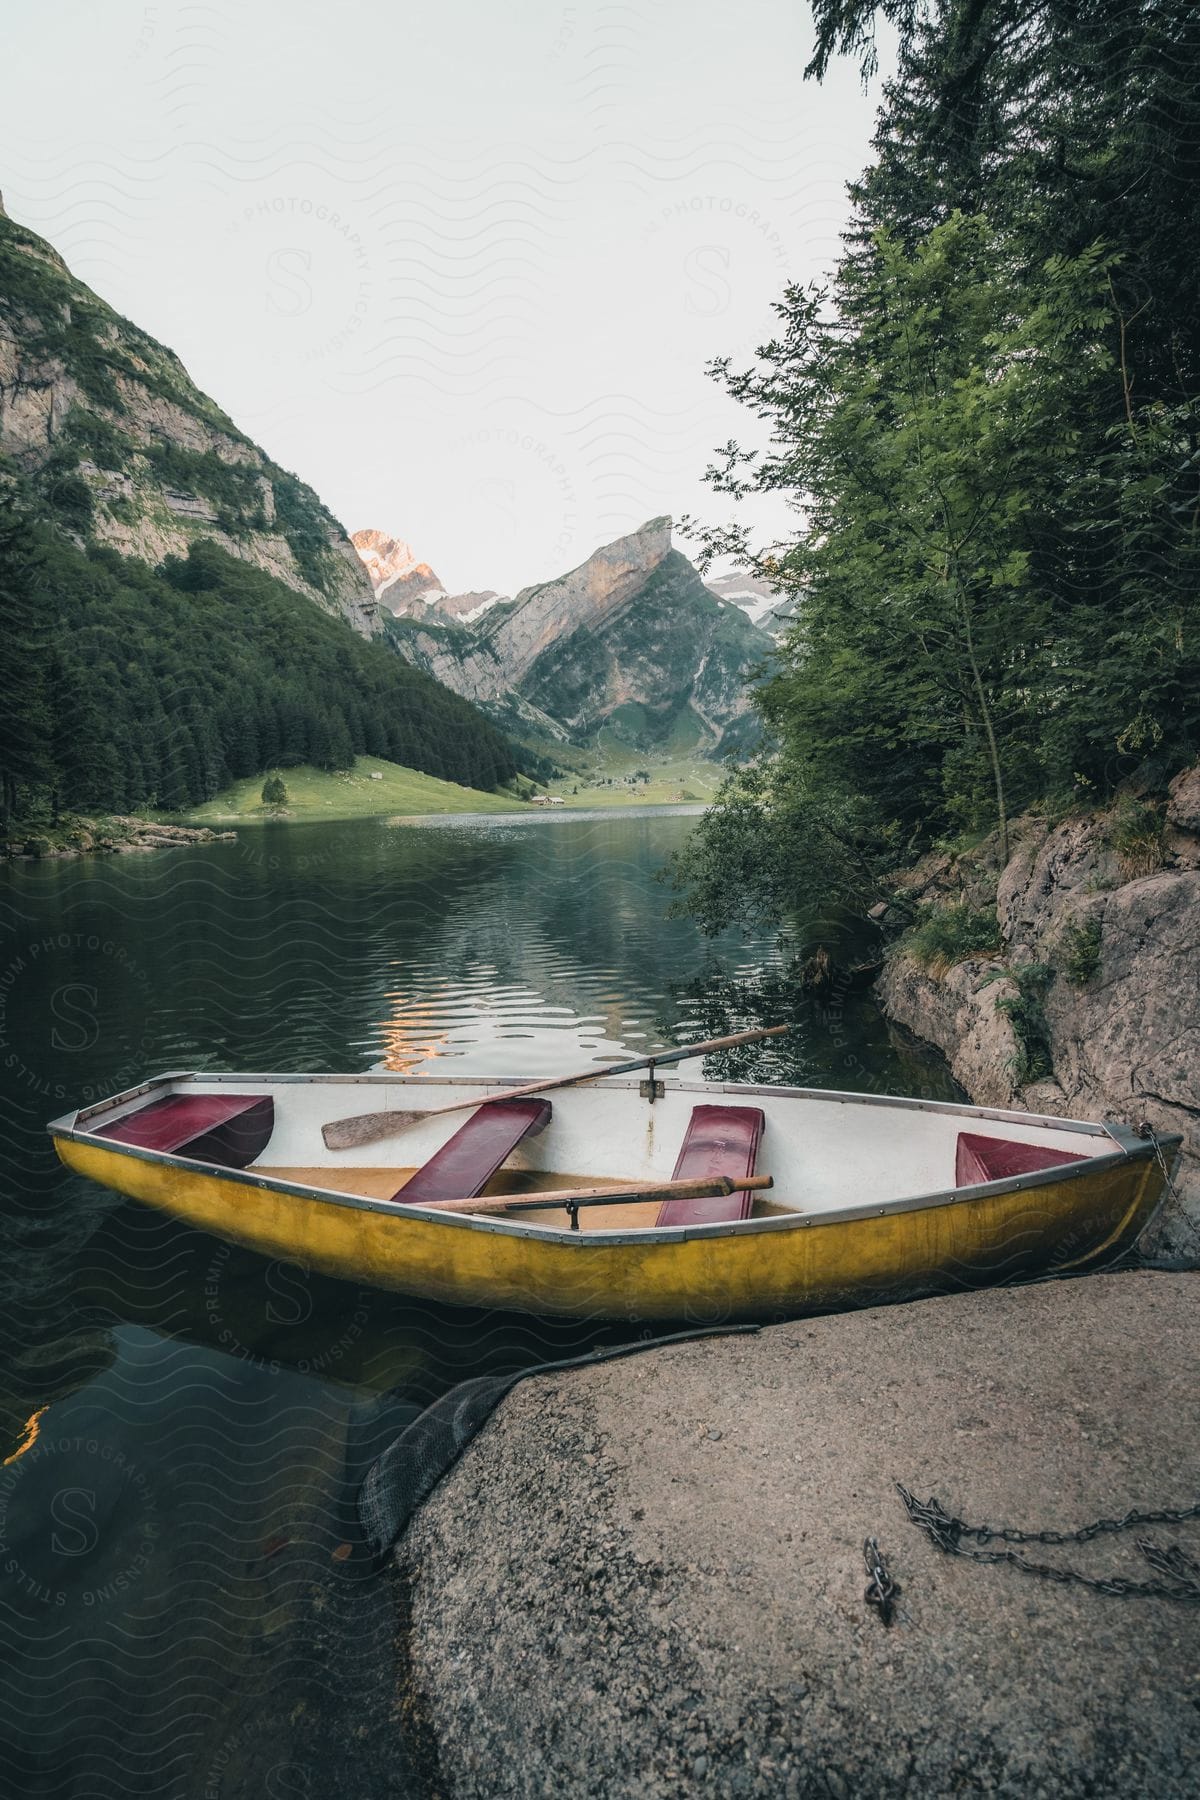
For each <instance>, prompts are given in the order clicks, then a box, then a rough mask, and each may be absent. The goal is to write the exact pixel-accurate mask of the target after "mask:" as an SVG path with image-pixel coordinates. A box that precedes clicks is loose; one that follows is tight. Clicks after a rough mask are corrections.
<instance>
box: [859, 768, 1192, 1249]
mask: <svg viewBox="0 0 1200 1800" xmlns="http://www.w3.org/2000/svg"><path fill="white" fill-rule="evenodd" d="M1163 824H1164V826H1165V829H1164V830H1163V833H1162V837H1161V840H1160V841H1159V842H1158V843H1157V844H1156V845H1151V846H1150V852H1149V854H1147V851H1146V850H1145V849H1143V851H1142V858H1143V862H1147V861H1158V863H1159V866H1158V867H1155V868H1147V869H1146V872H1144V873H1137V872H1133V873H1131V872H1130V862H1129V858H1128V856H1126V857H1125V858H1124V859H1123V857H1122V854H1121V852H1120V850H1119V849H1118V848H1116V847H1114V836H1118V837H1119V832H1117V831H1116V830H1115V828H1114V815H1113V814H1105V815H1099V816H1093V817H1089V818H1076V819H1068V820H1066V821H1064V822H1063V823H1061V824H1059V825H1055V826H1050V825H1048V824H1047V823H1046V821H1045V820H1032V819H1029V820H1024V821H1022V822H1021V826H1020V837H1019V841H1018V844H1017V847H1016V850H1015V852H1014V854H1013V855H1012V857H1011V858H1010V860H1009V862H1008V864H1007V865H1006V866H1005V867H1004V868H1003V869H1001V870H1000V871H999V874H998V882H997V887H996V906H997V914H998V918H999V922H1000V929H1001V933H1002V937H1003V941H1004V950H1003V953H1002V954H1001V955H1000V956H997V957H983V958H979V957H975V958H968V959H966V960H965V961H962V962H959V963H956V964H955V965H954V966H953V967H952V968H950V969H949V970H947V971H946V972H945V973H944V974H934V973H931V972H930V971H929V970H927V969H923V968H921V967H919V966H918V965H917V964H916V963H915V962H914V961H913V960H912V958H911V957H909V956H906V955H904V954H901V955H898V956H896V957H895V958H893V960H892V961H890V962H889V963H888V964H887V966H886V968H885V970H884V973H883V975H882V976H881V978H880V981H879V984H878V989H877V992H878V994H879V998H880V1000H881V1002H882V1005H883V1007H884V1010H885V1011H886V1012H887V1013H888V1015H889V1016H890V1017H891V1018H893V1019H895V1020H897V1021H898V1022H899V1023H901V1024H903V1025H905V1026H907V1027H908V1028H909V1029H910V1030H912V1031H915V1032H916V1033H917V1034H918V1035H919V1036H921V1037H924V1038H926V1039H928V1040H929V1041H930V1042H931V1043H934V1044H936V1045H937V1046H938V1048H939V1049H941V1050H942V1052H943V1054H944V1055H945V1056H946V1057H947V1058H948V1060H949V1062H950V1066H951V1069H952V1071H953V1073H954V1074H955V1076H956V1077H957V1079H958V1080H959V1081H960V1082H961V1083H962V1084H963V1086H964V1087H965V1088H966V1090H967V1092H968V1093H969V1094H970V1095H971V1097H972V1099H973V1100H975V1101H977V1102H978V1103H979V1104H981V1105H985V1106H1025V1107H1029V1108H1030V1109H1031V1110H1032V1111H1036V1112H1046V1113H1054V1114H1058V1115H1060V1116H1063V1117H1078V1118H1088V1119H1101V1118H1105V1117H1110V1118H1114V1119H1117V1120H1120V1121H1122V1122H1124V1123H1127V1124H1132V1125H1135V1126H1136V1125H1138V1124H1139V1123H1140V1122H1141V1121H1142V1120H1146V1121H1147V1122H1148V1123H1149V1124H1150V1125H1151V1126H1153V1127H1154V1129H1155V1130H1156V1131H1158V1132H1160V1133H1175V1132H1178V1133H1180V1134H1181V1135H1182V1137H1183V1140H1184V1155H1183V1161H1182V1163H1181V1165H1180V1172H1179V1176H1178V1178H1177V1187H1178V1189H1179V1193H1180V1197H1181V1200H1182V1202H1183V1206H1184V1209H1185V1210H1186V1213H1187V1215H1188V1217H1187V1218H1182V1217H1181V1216H1180V1212H1179V1209H1177V1208H1169V1209H1168V1210H1167V1212H1166V1213H1165V1214H1164V1215H1163V1218H1162V1221H1161V1224H1160V1226H1159V1227H1158V1228H1157V1232H1156V1238H1155V1240H1154V1243H1153V1246H1152V1247H1153V1248H1156V1249H1157V1250H1158V1252H1160V1253H1161V1254H1162V1255H1163V1256H1165V1257H1175V1258H1180V1259H1183V1260H1186V1261H1188V1262H1190V1263H1197V1262H1200V770H1191V771H1189V772H1188V773H1187V774H1186V775H1183V776H1180V777H1179V778H1178V779H1177V780H1176V781H1175V782H1174V783H1173V784H1172V790H1171V795H1170V799H1169V801H1168V804H1167V807H1166V809H1165V816H1164V818H1163ZM925 873H926V876H927V877H929V878H930V892H940V893H942V894H943V895H946V896H948V897H957V896H958V895H960V894H963V893H965V894H966V897H967V898H968V899H971V898H972V894H971V886H972V883H973V882H976V881H978V879H979V878H978V874H977V873H975V872H971V871H963V870H956V869H954V868H953V867H951V866H950V865H949V864H946V865H945V866H943V867H942V868H940V869H938V868H934V869H932V870H927V871H926V872H925ZM1031 967H1035V968H1038V969H1040V970H1042V971H1043V972H1044V974H1043V977H1042V980H1041V982H1040V983H1039V986H1040V990H1041V991H1040V993H1039V997H1038V1001H1037V1005H1038V1007H1039V1008H1040V1012H1041V1021H1042V1023H1043V1024H1044V1031H1045V1041H1046V1043H1047V1045H1048V1048H1049V1053H1050V1061H1051V1064H1052V1071H1053V1072H1052V1074H1050V1075H1049V1076H1047V1077H1045V1078H1044V1079H1042V1080H1038V1081H1034V1082H1029V1083H1026V1084H1022V1081H1021V1078H1020V1074H1019V1066H1020V1062H1021V1056H1020V1046H1019V1044H1018V1041H1017V1038H1016V1036H1015V1035H1014V1032H1013V1027H1012V1024H1011V1022H1010V1018H1009V1016H1008V1015H1007V1014H1006V1013H1005V1012H1004V1011H1003V1010H998V1009H997V1001H999V1000H1005V999H1009V1000H1014V999H1019V997H1020V995H1019V989H1018V987H1017V985H1016V982H1015V980H1014V975H1016V974H1020V972H1021V971H1023V970H1027V969H1029V968H1031ZM1189 1221H1190V1222H1189Z"/></svg>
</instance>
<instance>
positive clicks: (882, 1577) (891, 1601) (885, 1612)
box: [863, 1537, 900, 1625]
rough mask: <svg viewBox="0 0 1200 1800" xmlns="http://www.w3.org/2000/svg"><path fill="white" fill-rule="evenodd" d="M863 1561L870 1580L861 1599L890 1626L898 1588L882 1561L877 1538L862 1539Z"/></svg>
mask: <svg viewBox="0 0 1200 1800" xmlns="http://www.w3.org/2000/svg"><path fill="white" fill-rule="evenodd" d="M863 1561H864V1562H865V1563H866V1565H867V1574H868V1575H869V1576H870V1578H871V1579H870V1580H869V1581H868V1583H867V1585H866V1588H865V1590H864V1592H863V1599H864V1600H865V1601H866V1603H867V1605H868V1606H873V1607H875V1608H876V1610H877V1611H878V1613H879V1617H880V1618H881V1619H882V1620H883V1623H884V1624H885V1625H890V1624H891V1622H892V1612H893V1610H894V1608H895V1605H896V1599H897V1596H898V1595H899V1593H900V1586H899V1583H898V1582H896V1581H893V1580H892V1576H891V1572H890V1571H889V1569H888V1566H887V1564H886V1562H885V1561H884V1560H883V1552H882V1551H881V1550H880V1548H879V1540H878V1538H873V1537H869V1538H864V1539H863Z"/></svg>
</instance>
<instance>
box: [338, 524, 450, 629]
mask: <svg viewBox="0 0 1200 1800" xmlns="http://www.w3.org/2000/svg"><path fill="white" fill-rule="evenodd" d="M350 542H351V543H352V544H353V545H354V548H355V549H356V550H357V551H358V554H359V556H360V558H361V559H362V562H363V564H364V566H365V568H366V571H367V574H368V575H369V576H370V578H371V586H372V588H373V589H374V591H375V598H376V599H377V600H378V601H380V602H381V603H382V604H383V605H384V606H386V607H387V608H388V610H389V611H390V612H393V613H395V614H397V615H403V614H406V613H410V612H411V611H412V610H413V608H414V607H416V606H431V605H433V604H435V603H436V602H437V601H438V600H440V599H441V598H442V596H443V595H444V594H445V592H446V590H445V588H444V587H443V586H442V584H441V582H440V581H439V580H438V578H437V576H436V575H435V573H434V571H433V570H432V569H431V568H430V566H429V564H428V563H427V562H421V561H419V559H418V557H417V553H416V551H415V550H414V549H413V547H412V545H411V544H409V543H407V542H406V541H405V540H404V538H398V537H391V536H390V535H389V534H388V533H387V532H386V531H374V530H367V531H355V532H352V533H351V536H350Z"/></svg>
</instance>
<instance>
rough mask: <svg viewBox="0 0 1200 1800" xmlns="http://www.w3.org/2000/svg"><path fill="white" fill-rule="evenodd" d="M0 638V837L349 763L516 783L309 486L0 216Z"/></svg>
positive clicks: (497, 736)
mask: <svg viewBox="0 0 1200 1800" xmlns="http://www.w3.org/2000/svg"><path fill="white" fill-rule="evenodd" d="M0 642H2V643H3V646H4V651H3V655H2V656H0V840H4V839H5V837H6V836H11V834H12V833H13V832H14V830H19V829H20V828H21V827H28V826H29V824H30V823H41V822H43V821H44V822H47V823H53V822H54V821H56V820H57V818H58V816H59V812H60V809H61V808H86V809H89V810H91V809H97V810H107V811H115V812H126V811H129V810H131V809H134V808H140V807H153V806H159V807H165V808H168V809H171V810H178V809H182V808H184V807H187V806H190V805H194V804H196V803H198V802H203V801H205V800H209V799H211V798H213V797H214V796H215V795H216V794H217V793H218V792H219V791H220V790H221V789H222V788H223V787H224V786H226V785H227V784H228V783H229V782H231V781H234V780H237V779H244V778H246V777H249V776H253V775H256V774H259V773H261V772H263V771H264V770H266V769H271V768H276V767H283V768H290V767H295V766H297V765H300V764H305V763H312V764H315V765H317V766H318V767H320V768H325V769H345V768H348V767H350V766H351V765H352V763H353V761H354V758H355V757H356V756H358V755H362V754H371V755H375V756H379V757H383V758H386V759H388V760H390V761H392V762H396V763H401V764H404V765H405V766H407V767H410V768H413V769H417V770H419V771H421V772H422V773H425V774H429V775H436V776H439V777H441V778H443V779H445V780H450V781H455V782H459V783H461V784H462V785H464V786H468V787H477V788H481V789H493V788H496V787H498V786H500V785H502V784H503V783H505V782H507V781H509V780H511V778H512V777H513V775H514V774H515V773H516V762H515V758H514V754H513V750H512V746H511V745H510V744H509V743H508V742H507V740H506V739H505V737H504V736H503V734H502V733H501V732H500V731H498V730H497V729H496V726H495V724H494V723H493V722H492V721H491V720H489V719H487V718H485V717H484V716H483V714H482V713H481V712H479V711H478V710H477V709H476V708H475V707H474V706H472V705H471V704H469V702H468V701H466V700H464V699H463V698H462V697H461V695H460V694H458V693H452V692H450V691H449V690H448V689H446V688H444V687H441V686H439V685H438V683H437V682H436V681H434V680H432V679H431V678H430V677H429V676H428V675H426V674H425V673H423V672H422V671H420V670H417V669H414V668H413V667H411V666H410V665H409V664H408V663H407V662H406V661H405V660H403V659H402V658H401V657H399V656H397V655H396V653H395V650H394V649H393V647H392V646H391V645H390V644H389V643H388V642H387V641H386V639H385V638H384V636H383V633H382V631H381V629H380V626H379V622H378V610H377V607H376V602H375V598H374V594H373V591H372V587H371V582H370V579H369V577H368V575H367V572H366V570H365V568H364V566H363V563H362V561H361V560H360V558H359V556H358V554H357V552H356V551H355V549H354V546H353V545H352V544H351V543H350V540H349V539H348V537H347V536H346V534H345V532H344V531H343V530H342V528H341V526H340V525H339V524H338V523H337V521H336V519H334V517H333V516H332V514H331V513H329V512H328V511H327V509H326V508H325V507H324V506H323V505H322V504H321V502H320V501H319V500H318V498H317V496H316V495H315V494H314V493H313V491H312V489H311V488H308V487H306V486H305V485H304V483H303V482H301V481H299V480H298V479H297V477H296V476H294V475H291V474H289V473H288V472H287V470H285V469H281V468H280V467H279V465H278V464H277V463H274V462H273V461H272V460H271V459H270V457H268V456H266V455H265V454H264V452H263V451H262V450H260V449H259V448H258V447H257V446H256V445H255V444H253V443H251V441H250V440H249V438H247V437H246V436H245V434H244V433H242V432H241V431H239V430H238V428H237V426H236V425H234V423H233V422H232V420H230V419H229V418H228V417H227V416H226V414H225V413H223V412H222V411H221V409H220V407H218V406H217V405H216V403H215V402H214V401H212V400H210V399H209V398H208V397H207V396H206V395H205V394H202V393H201V392H200V390H199V389H198V388H197V387H196V386H195V385H194V384H193V383H192V382H191V381H190V380H189V378H188V375H187V372H186V371H185V369H184V368H183V365H182V364H181V363H180V361H179V359H178V357H176V356H175V355H174V353H173V352H172V351H170V350H168V349H166V348H165V347H164V346H163V345H161V344H159V343H157V342H156V341H155V340H154V339H153V338H151V337H149V336H148V335H147V334H146V333H145V332H143V331H141V330H139V328H138V327H137V326H136V325H131V324H130V323H129V321H128V320H126V319H123V318H121V317H120V316H119V315H118V314H117V313H115V312H114V311H113V310H112V308H111V307H109V306H107V305H106V304H105V302H104V301H103V300H101V299H99V298H98V297H97V296H96V295H95V294H93V293H92V292H91V291H90V290H89V289H88V288H86V287H84V286H83V284H82V283H81V282H78V281H76V280H75V279H74V278H73V277H72V275H71V273H70V271H69V270H68V269H67V266H66V264H65V263H64V262H63V260H62V258H61V257H60V256H59V255H58V253H57V251H55V250H54V249H53V248H52V246H51V245H49V244H47V243H46V242H44V240H43V239H41V238H39V237H37V236H36V235H35V234H34V233H33V232H30V231H26V230H25V229H23V228H22V227H21V226H19V225H15V224H14V223H13V222H12V221H11V220H10V219H9V218H8V217H7V215H5V214H4V213H3V209H2V207H0ZM526 760H529V759H528V758H527V759H526ZM535 760H536V759H535ZM16 841H19V838H18V839H17V840H16ZM2 849H3V844H2V842H0V852H2Z"/></svg>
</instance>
